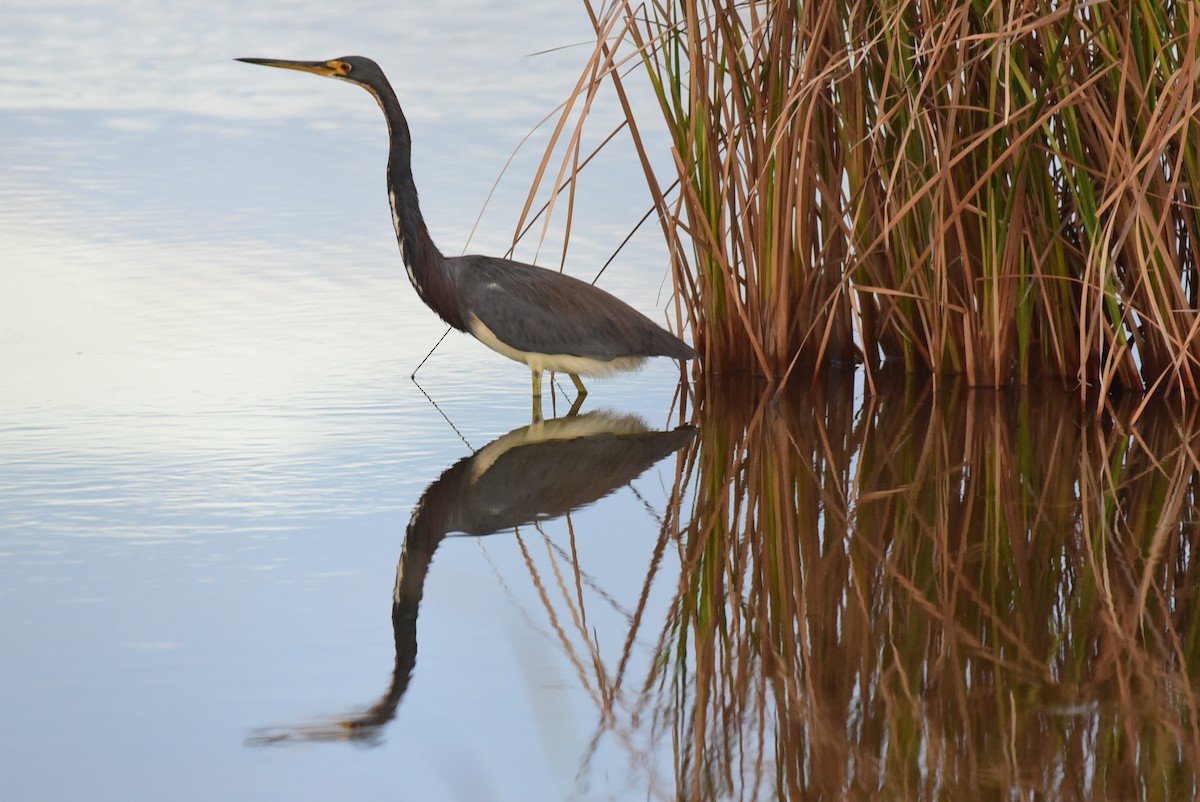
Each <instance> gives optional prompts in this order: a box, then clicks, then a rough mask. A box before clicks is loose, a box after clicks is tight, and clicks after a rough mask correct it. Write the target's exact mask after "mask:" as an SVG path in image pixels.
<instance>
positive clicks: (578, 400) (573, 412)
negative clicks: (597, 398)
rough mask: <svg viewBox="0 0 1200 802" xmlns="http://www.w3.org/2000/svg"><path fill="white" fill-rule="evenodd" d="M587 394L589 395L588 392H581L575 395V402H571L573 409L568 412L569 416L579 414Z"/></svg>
mask: <svg viewBox="0 0 1200 802" xmlns="http://www.w3.org/2000/svg"><path fill="white" fill-rule="evenodd" d="M585 395H587V393H580V394H579V395H577V396H575V403H573V404H571V409H570V410H569V411H568V412H567V417H568V418H571V417H574V416H575V415H578V414H579V408H580V407H581V406H583V397H584V396H585Z"/></svg>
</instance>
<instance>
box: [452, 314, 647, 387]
mask: <svg viewBox="0 0 1200 802" xmlns="http://www.w3.org/2000/svg"><path fill="white" fill-rule="evenodd" d="M467 330H468V331H470V332H471V334H472V335H473V336H474V337H475V339H477V340H479V342H481V343H483V344H484V345H486V346H487V347H488V348H491V349H492V350H493V351H495V352H496V353H498V354H502V355H504V356H506V357H508V358H509V359H512V360H515V361H517V362H521V363H523V364H525V365H528V366H529V369H530V370H532V371H534V372H535V373H541V372H542V371H545V370H552V371H555V372H556V373H571V374H574V375H576V376H610V375H612V374H614V373H620V372H622V371H627V370H636V369H637V368H638V367H640V366H641V364H642V363H643V362H645V361H646V358H645V357H642V356H619V357H617V358H616V359H594V358H592V357H586V356H573V355H571V354H539V353H536V352H533V351H518V350H517V349H516V348H513V347H511V346H508V345H505V344H504V343H502V342H500V339H499V338H498V337H497V336H496V335H495V334H493V333H492V330H491V329H489V328H488V327H487V326H485V325H483V321H481V320H480V319H479V318H477V317H476V316H475V315H471V317H470V319H469V320H468V321H467Z"/></svg>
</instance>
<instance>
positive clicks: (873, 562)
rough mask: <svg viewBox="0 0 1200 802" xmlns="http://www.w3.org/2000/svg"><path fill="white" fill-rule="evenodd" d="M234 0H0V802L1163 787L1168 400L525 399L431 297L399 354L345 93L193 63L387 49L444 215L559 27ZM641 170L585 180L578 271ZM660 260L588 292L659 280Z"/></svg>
mask: <svg viewBox="0 0 1200 802" xmlns="http://www.w3.org/2000/svg"><path fill="white" fill-rule="evenodd" d="M244 6H245V4H243V3H234V2H232V0H214V1H213V2H205V3H199V2H183V1H182V0H174V1H173V2H171V1H168V2H134V1H133V0H130V1H129V2H125V3H120V4H115V5H114V4H111V3H88V2H65V3H60V4H47V3H43V2H41V1H40V0H38V1H37V2H33V1H32V0H30V2H24V3H22V2H9V3H5V4H3V5H2V6H0V45H3V46H4V48H5V51H6V52H8V53H10V54H19V58H18V59H17V63H19V64H20V69H10V70H6V71H4V72H3V73H0V119H2V120H3V126H4V128H3V130H4V136H2V137H0V186H2V187H3V188H4V191H3V192H2V193H0V643H2V644H3V648H2V649H0V716H2V717H3V721H4V723H5V726H4V727H2V728H0V788H2V789H3V793H0V796H3V797H4V798H5V799H14V800H77V799H89V800H136V799H164V798H165V799H178V800H192V799H195V800H211V799H280V798H290V799H318V798H320V799H327V798H336V799H389V800H390V799H412V800H437V799H460V800H487V799H497V800H530V799H535V800H540V799H621V800H624V799H638V800H641V799H660V798H662V799H696V800H707V799H747V800H749V799H777V798H788V799H803V798H809V797H814V798H830V799H835V798H848V799H877V798H887V799H912V798H918V799H968V798H969V799H974V798H986V799H1030V798H1039V797H1048V798H1059V799H1077V798H1088V799H1101V798H1104V799H1108V798H1111V799H1164V800H1166V799H1185V798H1192V797H1194V796H1195V794H1196V791H1197V787H1198V786H1197V782H1196V777H1197V770H1196V767H1197V765H1200V737H1198V736H1197V734H1196V733H1197V732H1198V730H1197V726H1196V722H1197V721H1198V720H1200V715H1198V714H1197V708H1198V704H1197V701H1196V700H1197V699H1200V689H1198V688H1196V686H1195V680H1194V677H1195V676H1196V668H1195V667H1196V666H1197V665H1200V605H1198V604H1197V594H1196V588H1197V583H1198V578H1200V570H1198V566H1197V563H1196V554H1197V552H1198V548H1197V547H1198V546H1200V529H1198V528H1197V526H1196V518H1195V513H1194V509H1195V507H1196V504H1197V498H1196V495H1197V488H1200V458H1198V457H1197V455H1198V454H1200V424H1198V422H1197V420H1196V416H1195V415H1194V414H1191V413H1182V412H1180V411H1178V410H1171V409H1167V408H1154V409H1148V410H1145V411H1144V412H1143V413H1141V414H1140V417H1139V418H1138V419H1137V420H1136V422H1135V421H1134V418H1135V414H1134V413H1135V411H1136V406H1135V405H1124V404H1121V403H1117V402H1114V406H1113V408H1112V409H1111V410H1110V411H1109V414H1107V415H1106V416H1105V417H1104V418H1103V419H1101V420H1094V419H1092V418H1090V417H1088V416H1086V415H1082V414H1077V412H1076V410H1077V409H1078V398H1077V397H1076V396H1074V395H1072V394H1069V393H1054V392H1049V391H1046V392H1020V393H1017V392H1013V393H989V392H968V391H966V390H963V389H962V388H953V387H941V388H938V389H936V390H935V389H933V388H931V387H929V386H926V385H921V384H918V383H915V382H911V381H910V382H905V381H904V380H900V381H898V382H892V381H886V380H885V377H884V376H882V375H880V376H877V377H876V380H875V386H876V387H877V388H878V392H877V393H874V394H871V393H867V392H865V390H864V386H865V381H864V377H863V376H862V375H861V374H858V375H852V376H848V377H836V376H835V377H830V379H829V381H828V382H827V383H825V384H823V385H822V386H820V387H815V388H809V387H800V388H789V389H788V390H787V391H786V392H784V393H781V394H779V395H773V394H772V393H770V392H768V393H766V394H762V393H759V392H756V389H758V388H754V387H752V386H750V384H749V383H748V382H732V383H729V384H728V385H726V386H724V387H721V386H715V385H714V386H712V387H708V386H703V387H698V388H692V390H693V392H692V393H691V394H690V395H689V396H688V398H687V400H686V402H685V403H684V404H683V405H682V409H681V406H680V403H679V401H678V399H677V398H676V393H677V380H678V371H677V369H676V368H675V367H674V366H673V365H671V364H656V365H651V366H650V367H648V368H647V369H646V370H645V371H643V372H642V373H640V374H637V375H634V376H626V377H621V378H617V379H613V380H610V381H605V382H597V383H595V384H594V385H593V386H592V394H591V396H589V398H588V399H587V404H586V406H585V407H584V411H585V412H587V413H589V414H587V415H585V416H582V417H581V418H577V419H573V420H568V421H565V422H563V421H559V422H550V423H547V424H545V425H542V426H535V427H530V426H529V425H528V424H529V383H528V374H527V372H526V371H525V370H524V368H522V367H521V366H518V365H516V364H515V363H509V362H507V361H506V360H503V359H500V358H497V357H495V356H494V355H493V354H491V353H490V352H488V351H486V350H485V349H484V348H483V347H482V346H480V345H478V344H476V343H474V342H473V341H471V340H470V339H469V338H465V337H461V336H452V337H450V338H448V339H447V340H446V341H445V342H444V343H443V344H442V345H441V347H440V348H438V349H437V351H436V352H435V354H434V355H433V357H432V358H431V359H430V360H429V361H428V362H427V363H426V364H425V365H424V367H422V368H421V370H420V373H419V374H418V378H419V380H420V385H419V386H418V385H417V384H415V383H414V382H413V381H411V380H410V378H409V376H410V374H411V373H412V372H413V370H414V368H415V367H416V366H417V365H418V364H419V363H420V362H421V360H422V358H423V357H424V356H425V354H426V353H427V352H428V351H429V350H430V349H431V348H432V347H433V346H434V344H435V343H436V342H437V339H438V337H439V336H440V335H441V333H442V329H441V327H440V325H439V324H438V323H437V322H436V320H435V318H434V316H433V315H432V313H430V312H428V310H426V309H425V308H424V307H423V306H422V305H421V304H420V302H419V300H418V299H417V298H416V296H415V294H414V293H413V292H412V290H411V289H410V287H409V286H408V283H407V281H406V280H405V278H404V274H403V271H402V269H401V267H400V261H399V255H398V253H397V249H396V246H395V243H394V240H393V237H392V233H391V220H390V216H389V212H388V210H387V205H386V201H385V193H384V187H383V166H384V161H385V131H384V125H383V122H382V119H380V115H379V112H378V109H377V108H376V107H375V105H374V104H373V103H372V102H370V100H369V98H368V97H367V96H366V94H365V93H363V92H362V91H361V90H356V89H354V88H352V87H348V86H345V85H343V84H339V83H336V82H333V81H320V80H318V79H316V78H314V77H311V76H302V75H298V74H292V73H286V72H283V71H268V70H263V69H258V68H254V67H250V66H248V65H244V64H238V63H235V62H233V61H232V58H234V57H236V56H265V57H280V58H300V59H307V58H327V57H335V56H339V55H345V54H351V53H362V54H365V55H369V56H372V57H374V58H376V59H377V60H378V61H380V62H381V64H382V65H383V66H384V68H385V69H386V70H387V71H388V72H389V74H390V75H391V76H392V80H393V83H394V84H395V85H396V87H397V90H398V92H399V94H400V96H401V99H402V102H403V103H404V104H405V108H406V110H407V112H408V116H409V120H410V124H411V126H412V129H413V136H414V141H415V150H416V153H415V164H414V169H415V173H416V178H417V182H418V186H419V187H420V188H421V192H422V195H421V197H422V206H423V209H424V211H425V213H426V216H427V217H428V219H429V221H430V225H431V229H432V233H433V235H434V237H435V238H436V239H437V240H438V242H439V243H440V245H441V246H442V248H443V250H445V251H446V252H449V253H457V252H459V250H460V249H461V248H463V247H464V244H465V243H466V240H467V237H468V233H469V232H471V230H472V227H473V226H474V225H475V222H476V219H477V217H478V215H479V212H480V209H481V207H482V206H483V204H484V200H485V198H486V197H487V196H488V193H489V191H490V190H491V188H492V184H493V181H494V180H495V178H496V175H497V174H498V172H499V171H500V169H501V167H502V165H503V164H504V163H505V161H506V159H507V158H508V156H509V154H510V153H511V152H512V150H513V148H514V147H515V146H516V144H517V143H518V142H519V141H520V139H521V138H522V137H523V136H524V135H525V134H526V133H527V132H528V131H529V130H530V129H531V128H532V127H533V126H534V125H535V124H536V123H537V122H538V121H539V120H540V119H541V118H542V117H543V116H545V115H546V114H548V113H549V112H550V111H551V110H552V109H553V108H554V107H555V105H556V104H557V103H558V102H559V100H560V99H561V98H562V97H563V96H564V95H565V94H566V93H567V92H568V91H569V89H570V87H571V86H572V84H573V83H574V78H575V76H576V75H577V71H578V61H579V60H580V59H581V58H582V57H583V51H581V50H577V49H572V48H567V49H556V48H561V47H562V46H563V45H570V44H572V43H575V42H580V41H583V40H586V39H587V38H588V33H589V25H588V23H587V20H586V17H585V15H584V14H583V12H582V11H581V10H579V9H576V8H574V7H573V4H571V3H563V2H559V0H554V1H553V2H551V1H550V0H540V1H539V2H533V3H525V4H520V5H519V6H514V5H513V4H506V3H490V2H483V1H482V0H461V1H460V2H448V1H446V0H441V1H439V2H379V3H343V4H336V5H329V4H325V5H320V4H304V3H301V4H296V3H282V2H277V3H271V2H268V3H260V4H255V5H254V7H253V9H250V10H247V9H246V8H245V7H244ZM535 53H541V55H530V54H535ZM605 103H611V101H608V100H604V101H601V106H600V108H601V111H600V112H599V113H601V114H603V109H604V104H605ZM594 130H595V131H596V134H595V135H596V136H597V137H599V136H602V135H603V134H604V133H606V131H604V130H603V126H598V127H597V129H594ZM539 136H544V134H540V135H539ZM535 140H536V141H535V142H534V144H533V145H532V146H530V147H529V149H528V151H527V152H523V153H522V154H521V155H518V157H517V159H516V160H515V162H514V164H513V166H512V167H510V175H511V176H512V177H510V178H509V179H507V180H505V181H502V182H501V183H500V185H499V188H498V189H497V191H496V194H495V196H494V198H493V200H492V206H491V207H490V210H489V212H488V213H487V214H486V215H484V217H483V218H482V222H481V223H480V225H479V228H478V230H476V231H475V233H474V235H473V240H472V242H471V244H470V249H471V250H473V251H481V252H503V251H504V250H505V248H506V247H507V244H508V242H509V241H510V240H511V232H512V230H513V227H514V226H515V222H516V217H517V213H518V210H519V209H520V207H521V205H522V203H523V201H524V191H523V190H524V186H525V183H526V182H527V180H528V176H529V175H531V174H532V170H533V168H534V166H535V157H536V155H537V154H538V152H539V150H540V143H541V142H544V139H542V140H537V138H536V137H535ZM665 153H666V150H665V148H664V150H663V152H662V153H659V154H655V156H656V157H657V158H662V157H663V156H664V155H665ZM637 170H638V167H637V165H636V163H635V162H634V161H633V160H632V158H631V157H629V156H620V155H613V156H612V157H610V158H609V160H608V161H606V162H602V163H601V164H600V165H599V169H597V170H595V171H594V172H593V174H592V175H591V176H590V177H589V179H588V183H587V185H586V186H585V189H586V190H587V191H586V192H584V193H583V197H582V198H581V200H580V206H579V208H578V209H577V210H576V214H575V228H574V231H573V234H572V251H571V254H572V257H571V262H570V268H571V269H572V272H574V273H575V274H576V275H580V276H583V277H585V278H591V277H592V275H593V274H594V271H595V269H596V268H597V267H598V265H600V264H601V263H603V261H604V260H605V259H606V258H607V257H608V255H609V253H610V252H611V250H612V249H613V248H615V246H616V244H617V243H619V242H620V240H621V239H622V238H623V236H624V235H625V233H626V232H627V231H628V230H629V229H630V228H631V227H632V226H633V225H634V224H635V223H636V222H637V220H638V219H639V218H640V217H641V216H642V214H643V213H644V212H645V210H646V208H647V207H648V203H649V200H648V198H647V197H646V194H645V192H644V190H643V189H642V188H641V184H640V182H639V179H638V177H637ZM560 233H561V232H560V231H559V230H558V229H557V228H555V227H553V226H552V227H551V229H550V232H549V236H548V240H547V244H546V245H545V246H544V247H543V249H542V250H541V252H540V253H539V252H538V250H537V247H536V245H535V244H534V243H530V244H528V245H523V246H522V247H523V250H519V251H518V255H519V256H520V257H521V258H524V259H527V260H532V259H534V258H535V257H536V258H538V259H539V260H540V261H541V262H542V263H544V264H554V263H555V257H554V252H555V249H556V244H557V242H558V239H557V238H558V237H559V236H560ZM664 265H665V259H664V254H663V253H662V249H661V248H660V247H659V246H657V245H656V243H655V241H654V237H653V232H647V236H645V237H639V238H635V240H634V242H633V244H632V246H631V247H630V248H629V249H628V250H627V251H626V252H624V253H623V254H622V257H621V258H620V259H618V260H617V262H616V263H614V266H613V267H612V268H610V270H609V272H606V273H605V275H604V278H603V282H602V284H603V286H605V287H606V288H608V289H610V290H613V291H615V292H617V293H618V294H620V295H622V296H623V297H625V298H627V299H629V300H631V301H632V302H633V303H634V304H635V305H636V306H638V307H639V308H641V309H642V310H643V311H645V312H647V313H648V314H651V315H652V316H655V317H661V315H662V308H663V306H664V305H665V304H666V296H665V294H664V292H663V285H664V280H665V268H664ZM558 400H559V401H560V402H561V401H563V398H562V396H559V398H558ZM435 404H436V406H435ZM565 407H566V405H565V404H563V406H561V407H560V408H559V411H560V412H561V411H563V410H565ZM681 424H687V425H685V426H681ZM693 427H694V428H693ZM568 511H570V512H569V513H568ZM494 530H498V533H497V534H493V535H488V536H484V533H486V532H492V531H494Z"/></svg>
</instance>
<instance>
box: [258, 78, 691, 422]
mask: <svg viewBox="0 0 1200 802" xmlns="http://www.w3.org/2000/svg"><path fill="white" fill-rule="evenodd" d="M237 60H238V61H244V62H246V63H248V64H259V65H262V66H264V67H279V68H282V69H288V70H299V71H300V72H308V73H313V74H314V75H323V76H327V77H329V78H336V79H338V80H340V81H346V82H347V83H352V84H355V85H357V86H361V87H362V88H363V89H365V90H367V91H368V92H370V93H371V95H372V96H373V97H374V98H375V101H376V102H377V103H378V104H379V107H380V108H381V109H382V110H383V116H384V118H385V119H386V121H387V126H388V140H389V144H388V163H387V190H388V203H389V204H390V206H391V210H392V223H393V224H394V226H395V229H396V240H397V241H398V242H399V244H400V256H401V259H402V260H403V262H404V266H405V268H406V271H407V273H408V278H409V281H410V282H411V283H412V286H413V289H415V290H416V292H417V295H418V296H420V298H421V300H422V301H424V303H425V305H426V306H428V307H429V308H430V309H432V310H433V311H434V312H435V313H436V314H437V315H438V316H439V317H440V318H441V319H442V320H444V321H445V322H446V323H448V324H449V325H450V326H451V327H453V328H455V329H457V330H459V331H463V332H466V333H468V334H470V335H472V336H473V337H475V339H477V340H479V342H481V343H483V344H484V345H486V346H487V347H489V348H491V349H492V350H493V351H496V352H497V353H499V354H502V355H503V356H506V357H508V358H509V359H513V360H516V361H517V362H522V363H524V364H525V365H527V366H528V367H529V369H530V371H531V373H532V376H533V404H534V416H535V417H540V415H539V413H540V411H541V396H542V374H543V372H545V371H547V370H549V371H552V372H555V371H557V372H562V373H566V374H567V375H569V376H570V377H571V381H572V382H574V384H575V388H576V389H577V390H578V396H577V400H576V404H575V407H576V408H578V405H579V402H580V401H581V400H582V399H583V397H584V396H585V395H587V388H586V387H585V386H584V384H583V381H582V380H581V379H580V376H589V377H603V376H608V375H611V374H613V373H617V372H620V371H627V370H634V369H636V368H638V367H639V366H640V365H641V364H642V362H644V361H645V360H646V359H647V358H649V357H655V356H665V357H670V358H672V359H676V360H689V359H693V358H694V357H695V356H696V352H695V351H694V350H693V349H692V348H691V346H689V345H687V343H685V342H683V341H682V340H680V339H679V338H678V337H676V336H675V335H673V334H671V333H670V332H668V331H666V330H664V329H663V328H662V327H660V326H658V325H657V324H655V323H654V322H653V321H652V320H650V318H648V317H646V316H645V315H643V314H642V313H641V312H638V311H637V310H636V309H634V308H633V307H631V306H629V305H628V304H626V303H625V302H624V301H622V300H620V299H619V298H617V297H616V296H614V295H611V294H610V293H607V292H605V291H604V290H602V289H600V288H599V287H596V286H593V285H592V284H589V283H587V282H585V281H580V280H579V279H577V278H574V277H572V276H569V275H566V274H565V273H560V272H557V271H555V270H549V269H546V268H544V267H537V266H536V265H531V264H525V263H522V262H515V261H512V260H509V259H501V258H497V257H493V256H478V255H468V256H444V255H443V254H442V252H441V251H439V250H438V248H437V246H436V245H434V242H433V239H432V237H430V235H429V229H428V228H427V227H426V225H425V219H424V217H422V215H421V207H420V204H419V203H418V200H417V187H416V184H415V183H414V182H413V174H412V137H411V134H410V132H409V127H408V121H407V120H406V119H405V116H404V112H403V110H401V108H400V102H399V101H398V100H397V99H396V93H395V91H394V90H393V89H392V86H391V84H390V83H389V82H388V79H387V78H386V77H385V76H384V74H383V70H382V69H380V67H379V65H378V64H376V63H375V62H374V61H372V60H371V59H369V58H364V57H363V56H343V57H341V58H337V59H333V60H330V61H284V60H279V59H265V58H240V59H237Z"/></svg>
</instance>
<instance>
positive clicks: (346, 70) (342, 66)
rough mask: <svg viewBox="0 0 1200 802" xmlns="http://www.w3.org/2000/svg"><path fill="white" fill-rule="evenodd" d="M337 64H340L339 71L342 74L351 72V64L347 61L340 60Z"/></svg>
mask: <svg viewBox="0 0 1200 802" xmlns="http://www.w3.org/2000/svg"><path fill="white" fill-rule="evenodd" d="M337 66H338V72H340V73H341V74H342V75H349V74H350V65H349V64H347V63H346V62H344V61H339V62H338V65H337Z"/></svg>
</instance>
